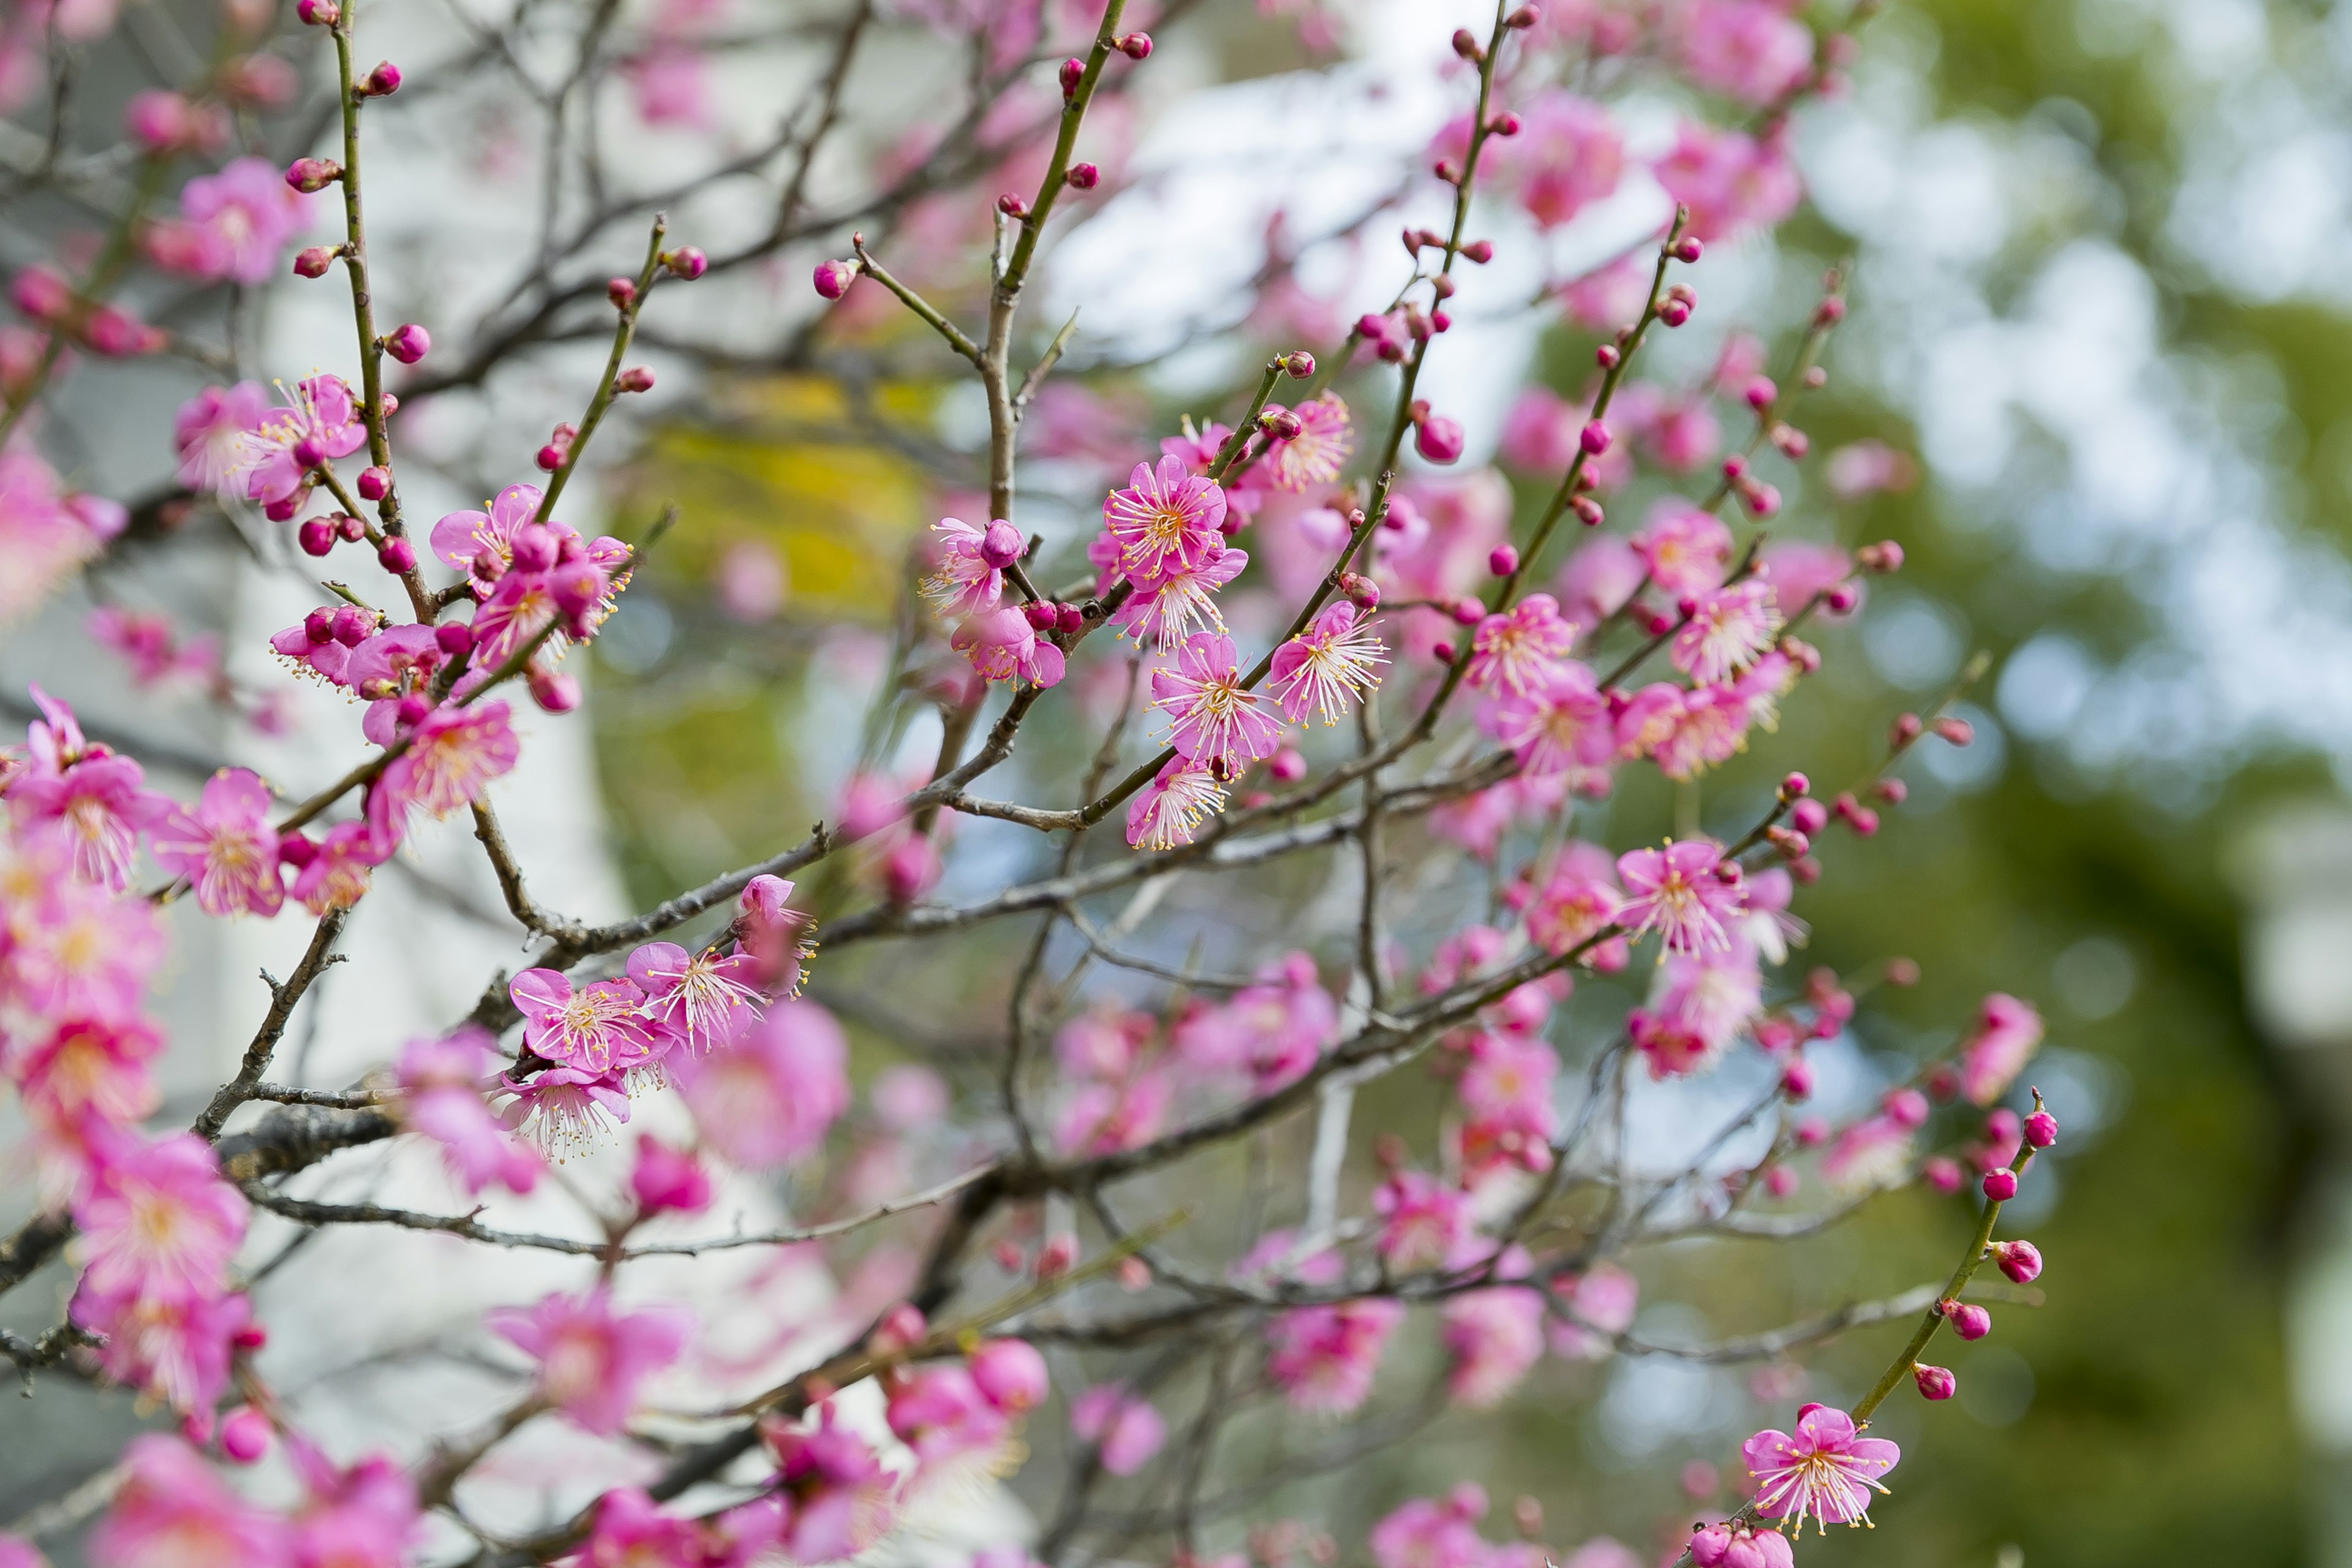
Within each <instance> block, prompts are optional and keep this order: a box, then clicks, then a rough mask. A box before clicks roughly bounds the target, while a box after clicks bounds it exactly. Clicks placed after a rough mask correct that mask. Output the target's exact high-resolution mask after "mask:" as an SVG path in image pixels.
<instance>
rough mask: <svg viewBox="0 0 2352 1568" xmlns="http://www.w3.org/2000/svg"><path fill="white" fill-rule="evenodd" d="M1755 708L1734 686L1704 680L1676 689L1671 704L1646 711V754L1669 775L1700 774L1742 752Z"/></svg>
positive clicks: (1692, 775)
mask: <svg viewBox="0 0 2352 1568" xmlns="http://www.w3.org/2000/svg"><path fill="white" fill-rule="evenodd" d="M1759 664H1760V661H1759ZM1669 689H1670V690H1671V688H1669ZM1751 711H1752V710H1751V707H1750V705H1749V703H1748V700H1746V699H1745V698H1743V697H1741V696H1740V695H1739V692H1738V689H1736V688H1733V687H1728V686H1702V687H1699V688H1697V689H1696V690H1692V691H1680V692H1675V700H1674V701H1673V702H1672V703H1671V704H1666V705H1662V706H1661V707H1660V708H1659V709H1658V710H1655V711H1654V712H1653V713H1650V714H1649V715H1648V723H1647V724H1646V725H1645V726H1644V733H1645V734H1646V735H1647V736H1648V737H1649V738H1648V740H1647V747H1648V754H1649V756H1650V758H1651V760H1652V761H1654V762H1655V763H1657V764H1658V771H1659V772H1660V773H1664V774H1665V775H1666V777H1668V778H1670V779H1687V778H1696V777H1697V776H1698V775H1699V774H1700V773H1705V772H1706V770H1707V769H1708V768H1710V767H1713V766H1715V765H1716V764H1717V763H1725V762H1728V761H1730V760H1731V758H1733V757H1734V756H1736V755H1738V752H1739V751H1740V749H1741V748H1742V747H1744V746H1745V745H1746V744H1747V743H1748V719H1749V717H1750V714H1751ZM1631 716H1632V715H1631V714H1630V713H1629V714H1628V715H1627V717H1629V718H1630V717H1631Z"/></svg>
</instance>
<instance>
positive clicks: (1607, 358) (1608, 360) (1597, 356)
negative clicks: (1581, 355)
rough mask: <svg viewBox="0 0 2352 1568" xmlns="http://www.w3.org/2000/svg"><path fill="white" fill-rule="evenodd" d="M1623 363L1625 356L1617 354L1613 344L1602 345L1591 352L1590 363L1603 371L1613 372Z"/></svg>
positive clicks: (1615, 346)
mask: <svg viewBox="0 0 2352 1568" xmlns="http://www.w3.org/2000/svg"><path fill="white" fill-rule="evenodd" d="M1624 361H1625V356H1624V355H1623V354H1622V353H1618V351H1617V345H1616V344H1615V343H1602V344H1601V346H1600V347H1599V348H1597V349H1594V350H1593V351H1592V363H1595V364H1597V365H1599V366H1600V367H1601V369H1603V370H1615V369H1616V368H1617V367H1618V366H1619V365H1620V364H1622V363H1624Z"/></svg>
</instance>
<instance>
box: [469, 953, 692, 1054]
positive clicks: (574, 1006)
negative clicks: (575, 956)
mask: <svg viewBox="0 0 2352 1568" xmlns="http://www.w3.org/2000/svg"><path fill="white" fill-rule="evenodd" d="M507 994H508V995H509V997H510V998H512V999H513V1001H514V1005H515V1006H516V1008H517V1009H518V1010H519V1011H520V1013H521V1014H522V1017H523V1026H522V1037H523V1043H524V1044H525V1045H528V1046H529V1047H530V1048H531V1049H532V1050H534V1051H536V1052H538V1053H539V1054H540V1055H541V1056H542V1057H544V1058H547V1059H548V1060H549V1061H551V1062H558V1063H561V1064H562V1065H563V1066H565V1067H573V1068H581V1069H583V1071H587V1072H593V1073H606V1072H625V1071H627V1070H628V1069H630V1068H637V1067H642V1066H644V1065H645V1064H646V1063H647V1062H650V1061H652V1060H654V1059H655V1058H657V1057H659V1056H660V1055H661V1054H662V1053H663V1051H665V1050H667V1048H668V1046H669V1041H668V1040H667V1037H656V1035H655V1033H654V1032H653V1031H652V1030H651V1029H650V1028H648V1027H646V1018H645V1005H646V994H645V993H644V992H643V991H641V990H639V989H638V988H637V986H636V984H635V982H634V981H629V980H596V981H591V982H590V983H589V984H585V985H583V986H581V987H579V988H578V989H576V990H575V989H574V988H573V987H572V979H571V976H569V975H567V974H565V973H562V971H560V970H554V969H526V970H524V971H523V972H522V973H520V974H518V975H516V976H515V977H514V979H513V980H511V981H509V983H508V984H507Z"/></svg>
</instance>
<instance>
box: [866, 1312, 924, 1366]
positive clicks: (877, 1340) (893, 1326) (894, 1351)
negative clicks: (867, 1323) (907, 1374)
mask: <svg viewBox="0 0 2352 1568" xmlns="http://www.w3.org/2000/svg"><path fill="white" fill-rule="evenodd" d="M929 1327H930V1325H929V1323H927V1322H925V1321H924V1320H923V1313H922V1310H921V1309H920V1308H919V1307H917V1306H916V1305H915V1304H914V1303H913V1302H912V1301H901V1302H899V1303H898V1305H897V1306H895V1307H893V1308H891V1309H890V1310H888V1311H887V1312H885V1313H883V1314H882V1321H879V1322H877V1323H876V1324H875V1325H874V1333H873V1336H872V1337H871V1338H869V1339H868V1340H867V1341H866V1350H867V1352H869V1353H871V1354H873V1355H876V1356H896V1355H904V1354H906V1353H907V1352H908V1351H910V1350H913V1349H914V1348H915V1347H916V1346H917V1345H919V1344H921V1343H922V1342H923V1335H924V1334H925V1333H926V1332H927V1331H929Z"/></svg>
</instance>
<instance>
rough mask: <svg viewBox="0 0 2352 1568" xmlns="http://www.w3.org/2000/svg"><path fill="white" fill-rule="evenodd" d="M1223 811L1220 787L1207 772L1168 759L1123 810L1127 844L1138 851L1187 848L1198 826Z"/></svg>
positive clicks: (1179, 761) (1195, 765)
mask: <svg viewBox="0 0 2352 1568" xmlns="http://www.w3.org/2000/svg"><path fill="white" fill-rule="evenodd" d="M1224 808H1225V791H1224V786H1223V785H1222V784H1219V783H1218V782H1217V779H1216V775H1215V774H1213V773H1211V772H1210V771H1209V770H1208V769H1207V768H1205V767H1202V766H1199V765H1197V764H1195V763H1188V762H1186V761H1185V760H1184V759H1183V758H1182V757H1175V758H1171V760H1170V761H1169V762H1168V763H1166V764H1165V765H1164V766H1162V767H1161V768H1160V772H1159V773H1156V774H1154V775H1153V777H1152V780H1151V782H1150V784H1146V785H1144V786H1143V788H1142V790H1141V791H1140V792H1139V793H1138V794H1137V795H1136V797H1135V798H1134V799H1133V800H1131V801H1129V803H1128V806H1127V841H1128V843H1129V844H1130V845H1131V846H1133V847H1136V848H1138V849H1173V848H1175V847H1177V846H1178V845H1180V844H1190V843H1192V839H1193V837H1194V836H1196V835H1197V834H1198V833H1199V832H1200V831H1201V824H1202V821H1203V820H1204V819H1206V818H1208V817H1212V816H1216V815H1217V814H1218V813H1219V812H1221V811H1223V810H1224Z"/></svg>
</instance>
